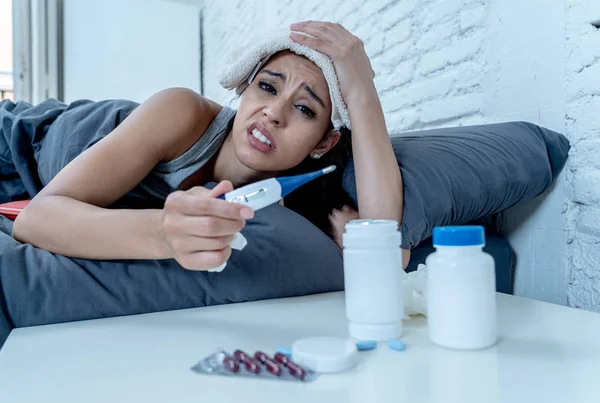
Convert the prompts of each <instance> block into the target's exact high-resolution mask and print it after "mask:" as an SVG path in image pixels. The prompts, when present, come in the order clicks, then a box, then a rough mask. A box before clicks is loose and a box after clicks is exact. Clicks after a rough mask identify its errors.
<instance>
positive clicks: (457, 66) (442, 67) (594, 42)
mask: <svg viewBox="0 0 600 403" xmlns="http://www.w3.org/2000/svg"><path fill="white" fill-rule="evenodd" d="M592 3H593V4H592ZM599 8H600V2H599V1H589V0H588V1H586V0H287V1H283V0H281V1H275V0H221V1H211V2H206V3H205V11H204V30H203V33H204V70H203V73H204V75H203V77H204V89H205V95H206V96H209V97H211V98H214V99H215V100H217V101H220V102H225V103H227V102H228V100H229V99H231V98H232V96H231V94H228V93H226V92H225V91H223V89H222V88H220V86H219V84H218V83H217V82H216V78H215V77H216V72H217V71H218V68H219V66H220V64H221V62H222V56H223V55H224V53H225V52H226V50H227V49H228V48H229V47H230V46H231V45H232V44H234V43H237V42H239V41H243V40H245V39H246V38H248V37H250V36H251V35H252V34H255V33H257V32H265V31H267V30H270V29H272V28H275V27H279V26H286V25H288V24H290V23H292V22H294V21H302V20H306V19H314V20H331V21H335V22H340V23H342V24H343V25H344V26H345V27H346V28H348V29H349V30H350V31H352V32H353V33H354V34H356V35H357V36H359V37H360V38H361V39H362V40H363V41H364V42H365V47H366V50H367V53H368V54H369V57H370V58H371V63H372V65H373V68H374V70H375V71H376V73H377V76H376V78H375V84H376V87H377V89H378V92H379V94H380V98H381V101H382V104H383V108H384V110H385V114H386V122H387V125H388V129H389V131H390V133H391V134H392V135H395V134H398V133H401V132H403V131H407V130H414V129H424V128H434V127H440V126H455V125H461V124H462V125H467V124H478V123H491V122H498V121H507V120H528V121H531V122H533V123H536V124H540V125H542V126H545V127H548V128H551V129H554V130H556V131H559V132H563V133H566V134H568V136H569V138H570V139H572V140H573V141H574V144H575V147H574V149H573V152H572V159H571V161H570V162H569V166H568V169H567V170H566V171H567V172H566V173H565V175H563V176H561V178H559V180H558V181H557V184H556V186H555V187H554V189H553V190H552V191H550V192H548V194H547V195H545V196H544V197H540V198H538V199H537V200H534V201H532V202H530V203H528V204H526V205H522V206H520V207H518V208H515V209H511V210H510V211H509V212H507V214H506V223H505V225H504V227H505V229H506V232H507V233H508V234H509V237H510V239H511V243H512V245H513V247H514V248H515V249H516V252H517V255H518V266H517V278H516V284H515V292H516V293H517V294H518V295H523V296H528V297H533V298H538V299H543V300H547V301H552V302H556V303H561V304H566V303H569V304H571V305H574V306H580V307H584V308H588V309H596V310H600V286H598V285H595V283H600V281H598V278H599V277H600V248H595V249H594V242H596V243H600V191H599V190H598V189H600V186H598V185H600V183H599V182H600V162H599V161H600V158H599V157H600V50H599V49H600V41H599V38H600V30H597V29H595V28H593V27H592V25H591V24H590V22H591V21H594V20H598V19H600V9H599ZM333 16H335V18H334V17H333ZM565 182H566V186H565ZM565 188H566V193H567V197H565ZM565 205H566V206H567V208H566V209H565ZM565 210H566V211H565ZM587 218H589V219H590V221H586V222H585V223H584V220H585V219H587ZM523 220H525V224H522V221H523ZM567 242H569V244H568V245H567ZM594 280H595V283H594ZM594 287H596V288H594Z"/></svg>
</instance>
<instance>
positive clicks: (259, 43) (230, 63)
mask: <svg viewBox="0 0 600 403" xmlns="http://www.w3.org/2000/svg"><path fill="white" fill-rule="evenodd" d="M290 33H291V31H290V30H289V29H279V30H277V31H272V32H270V33H267V34H266V35H265V36H264V37H261V38H260V39H258V40H253V41H251V42H250V43H246V44H243V45H242V46H240V47H239V48H236V49H233V50H232V51H231V52H230V53H228V55H227V56H226V57H225V63H224V68H223V69H222V70H221V72H220V74H219V83H220V84H221V85H222V86H223V87H224V88H225V89H228V90H232V89H235V92H236V94H238V95H239V94H241V93H242V92H243V91H244V90H245V89H246V87H248V85H249V84H250V82H252V80H253V79H254V76H255V75H256V74H257V73H258V72H259V70H260V68H261V67H262V66H263V65H264V64H265V63H266V62H267V61H268V60H269V58H270V57H271V56H273V55H274V54H275V53H277V52H280V51H282V50H291V51H292V52H294V53H297V54H299V55H302V56H305V57H307V58H308V59H310V60H312V61H313V62H314V63H315V64H316V65H317V66H319V67H320V68H321V70H322V71H323V75H324V76H325V80H326V81H327V85H328V86H329V96H330V97H331V104H332V111H331V122H332V123H333V126H334V128H335V129H336V130H339V128H340V127H342V126H345V127H347V128H348V129H351V128H352V127H351V126H350V116H349V114H348V108H347V107H346V104H345V103H344V100H343V98H342V93H341V91H340V86H339V83H338V79H337V75H336V72H335V68H334V66H333V62H332V61H331V59H330V58H329V57H328V56H326V55H324V54H323V53H321V52H317V51H316V50H314V49H312V48H309V47H308V46H304V45H300V44H299V43H296V42H294V41H293V40H292V39H291V38H290ZM300 33H301V32H300ZM301 34H302V33H301ZM304 35H306V34H304Z"/></svg>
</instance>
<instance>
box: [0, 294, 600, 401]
mask: <svg viewBox="0 0 600 403" xmlns="http://www.w3.org/2000/svg"><path fill="white" fill-rule="evenodd" d="M498 308H499V329H500V336H501V339H500V341H499V343H498V344H497V345H496V346H495V347H494V348H491V349H488V350H484V351H478V352H460V351H454V350H448V349H444V348H441V347H437V346H435V345H432V343H430V342H429V340H428V339H427V332H426V327H425V323H426V322H425V319H424V318H422V317H418V318H416V319H415V318H413V319H411V320H410V321H406V322H405V328H406V335H405V337H404V338H403V339H404V340H405V342H406V344H407V350H406V351H404V352H397V351H392V350H389V349H388V348H387V346H386V345H385V344H380V345H379V347H378V348H377V350H375V351H371V352H364V353H361V356H360V357H361V360H360V363H359V365H358V367H356V368H355V369H354V370H352V371H351V372H348V373H344V374H338V375H322V376H321V377H320V378H319V379H318V380H317V381H315V382H314V383H306V384H301V383H291V382H274V381H269V380H262V381H260V380H248V379H239V378H238V379H231V378H227V377H217V376H209V375H200V374H196V373H194V372H192V371H191V370H190V367H191V366H192V365H194V364H195V363H196V362H197V361H198V360H199V359H200V358H201V357H203V356H205V355H206V354H208V353H210V352H212V351H213V350H214V349H215V348H216V347H224V348H226V349H228V350H233V349H235V348H242V349H244V350H246V351H247V352H250V353H253V352H254V351H256V350H258V349H260V350H263V351H266V352H272V351H274V349H275V348H276V347H277V346H285V345H290V344H291V343H292V342H293V341H294V340H296V339H298V338H301V337H308V336H316V335H331V336H342V337H345V336H346V334H347V332H346V320H345V317H344V300H343V294H342V293H333V294H323V295H317V296H311V297H303V298H291V299H281V300H271V301H263V302H254V303H245V304H236V305H227V306H218V307H209V308H198V309H189V310H181V311H172V312H163V313H155V314H147V315H138V316H130V317H120V318H111V319H102V320H93V321H84V322H76V323H67V324H61V325H49V326H39V327H32V328H22V329H16V330H14V331H13V332H12V334H11V335H10V337H9V339H8V341H7V343H6V344H5V346H4V348H3V350H2V351H0V402H6V403H20V402H27V403H35V402H56V403H65V402H78V403H84V402H85V403H93V402H103V403H105V402H111V403H116V402H128V403H129V402H145V403H151V402H161V403H162V402H173V403H185V402H194V403H204V402H215V403H220V402H244V403H252V402H260V403H266V402H278V403H295V402H302V403H307V402H308V403H315V402H357V403H358V402H360V403H370V402H376V403H379V402H382V403H387V402H407V403H417V402H460V403H469V402H473V403H493V402H511V403H516V402H526V403H537V402H540V403H547V402H565V403H567V402H568V403H578V402H594V403H597V402H600V314H596V313H591V312H586V311H582V310H576V309H572V308H566V307H562V306H557V305H551V304H547V303H543V302H538V301H533V300H527V299H522V298H517V297H510V296H506V295H500V294H499V295H498Z"/></svg>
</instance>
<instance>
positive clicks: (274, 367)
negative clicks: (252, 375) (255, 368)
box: [254, 351, 282, 376]
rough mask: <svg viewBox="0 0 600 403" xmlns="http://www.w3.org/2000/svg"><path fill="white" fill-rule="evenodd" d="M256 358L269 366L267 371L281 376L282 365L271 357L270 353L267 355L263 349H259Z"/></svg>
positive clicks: (255, 354)
mask: <svg viewBox="0 0 600 403" xmlns="http://www.w3.org/2000/svg"><path fill="white" fill-rule="evenodd" d="M254 358H256V359H257V360H258V361H260V362H261V363H262V364H263V365H264V366H265V367H266V368H267V371H269V372H270V373H272V374H273V375H275V376H281V374H282V370H281V367H280V366H279V364H277V363H276V362H275V361H273V360H272V359H271V358H269V356H268V355H266V354H265V353H263V352H262V351H257V352H256V353H254Z"/></svg>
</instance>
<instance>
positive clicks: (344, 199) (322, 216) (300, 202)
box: [285, 125, 357, 238]
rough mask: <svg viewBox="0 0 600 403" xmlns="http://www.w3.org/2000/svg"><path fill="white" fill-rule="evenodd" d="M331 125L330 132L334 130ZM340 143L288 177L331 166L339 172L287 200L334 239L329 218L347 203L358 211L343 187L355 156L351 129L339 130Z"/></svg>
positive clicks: (315, 182) (291, 194)
mask: <svg viewBox="0 0 600 403" xmlns="http://www.w3.org/2000/svg"><path fill="white" fill-rule="evenodd" d="M332 129H333V125H330V127H329V129H328V130H332ZM340 133H341V136H340V140H339V141H338V143H337V144H336V145H335V146H334V147H333V148H332V149H331V150H329V151H328V152H327V153H326V154H325V155H323V157H322V158H320V159H314V158H312V157H311V156H310V155H309V156H308V157H306V158H305V159H304V161H302V162H301V163H300V164H299V165H297V166H295V167H294V168H292V169H290V170H288V171H287V172H286V175H288V174H289V175H298V174H302V173H306V172H311V171H316V170H318V169H322V168H325V167H327V166H329V165H335V166H336V170H335V171H334V172H332V173H330V174H327V175H324V176H322V177H321V178H318V179H315V180H314V181H312V182H309V183H307V184H306V185H304V186H302V187H300V188H298V189H297V190H295V191H294V192H293V193H290V194H289V195H288V196H287V197H286V198H285V206H286V207H287V208H289V209H291V210H293V211H295V212H296V213H298V214H300V215H302V216H303V217H304V218H306V219H307V220H309V221H310V222H312V223H313V224H314V225H316V226H317V227H318V228H319V229H320V230H321V231H323V232H324V233H325V234H327V235H328V236H329V237H331V238H333V232H332V228H331V223H330V221H329V215H330V214H331V212H332V211H333V209H340V208H342V206H344V205H345V204H347V205H349V206H351V207H353V208H355V209H356V208H357V207H356V205H355V203H354V201H353V200H352V198H351V197H350V196H349V195H348V194H347V193H346V192H345V191H344V189H343V188H342V178H343V174H344V168H345V166H346V164H347V163H348V160H349V158H350V156H351V155H352V137H351V132H350V130H348V129H346V128H344V127H343V128H341V129H340Z"/></svg>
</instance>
